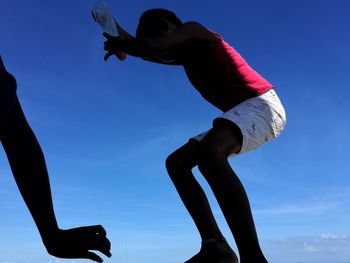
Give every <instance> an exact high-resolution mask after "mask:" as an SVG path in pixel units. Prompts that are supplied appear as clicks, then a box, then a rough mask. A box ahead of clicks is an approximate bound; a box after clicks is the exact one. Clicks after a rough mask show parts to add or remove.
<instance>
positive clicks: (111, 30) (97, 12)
mask: <svg viewBox="0 0 350 263" xmlns="http://www.w3.org/2000/svg"><path fill="white" fill-rule="evenodd" d="M91 13H92V17H93V18H94V20H95V22H96V23H97V24H98V25H99V26H100V27H101V29H102V31H103V32H106V33H108V34H109V35H111V36H114V37H117V36H119V32H118V29H117V27H116V25H115V22H114V18H113V15H112V10H111V8H110V7H109V6H108V5H107V3H106V2H103V1H102V2H98V3H97V4H96V5H95V6H94V8H93V9H92V10H91Z"/></svg>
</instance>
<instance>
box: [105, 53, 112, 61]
mask: <svg viewBox="0 0 350 263" xmlns="http://www.w3.org/2000/svg"><path fill="white" fill-rule="evenodd" d="M112 55H113V53H112V52H110V51H108V52H107V54H106V55H105V56H104V58H103V59H104V60H105V61H107V60H108V59H109V57H110V56H112Z"/></svg>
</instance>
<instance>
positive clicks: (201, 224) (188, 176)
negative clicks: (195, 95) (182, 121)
mask: <svg viewBox="0 0 350 263" xmlns="http://www.w3.org/2000/svg"><path fill="white" fill-rule="evenodd" d="M197 148H198V142H197V141H190V142H189V143H187V144H185V145H184V146H182V147H181V148H179V149H178V150H176V151H175V152H174V153H172V154H171V155H170V156H169V157H168V158H167V160H166V168H167V171H168V173H169V176H170V178H171V180H172V182H173V183H174V185H175V187H176V190H177V192H178V193H179V195H180V197H181V199H182V201H183V203H184V205H185V206H186V208H187V210H188V212H189V213H190V215H191V217H192V218H193V220H194V222H195V224H196V226H197V228H198V231H199V233H200V236H201V238H202V239H203V240H205V239H212V238H218V237H222V233H221V231H220V229H219V227H218V225H217V223H216V221H215V219H214V216H213V213H212V211H211V208H210V206H209V202H208V199H207V197H206V195H205V193H204V191H203V189H202V187H201V186H200V185H199V183H198V182H197V180H196V179H195V177H194V176H193V174H192V171H191V170H192V168H193V167H195V166H196V165H197Z"/></svg>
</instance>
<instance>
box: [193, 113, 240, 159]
mask: <svg viewBox="0 0 350 263" xmlns="http://www.w3.org/2000/svg"><path fill="white" fill-rule="evenodd" d="M242 142H243V135H242V132H241V130H240V128H239V127H238V126H237V125H236V124H235V123H233V122H231V121H229V120H226V119H223V118H217V119H215V120H214V122H213V128H212V129H210V130H209V131H208V132H206V134H205V136H204V137H203V138H202V139H201V140H200V141H199V149H200V150H201V151H214V152H218V153H222V154H224V155H225V156H229V155H232V154H237V153H239V152H240V150H241V148H242Z"/></svg>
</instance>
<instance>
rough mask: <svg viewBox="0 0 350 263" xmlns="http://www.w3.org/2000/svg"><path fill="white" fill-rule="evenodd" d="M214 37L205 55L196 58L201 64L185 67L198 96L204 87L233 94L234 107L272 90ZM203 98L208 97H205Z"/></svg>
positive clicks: (235, 53) (231, 48)
mask: <svg viewBox="0 0 350 263" xmlns="http://www.w3.org/2000/svg"><path fill="white" fill-rule="evenodd" d="M213 33H214V32H213ZM214 34H215V35H217V37H218V38H219V40H218V41H217V42H215V43H214V44H213V46H212V47H211V48H210V49H209V50H208V52H207V53H206V56H205V57H199V58H198V60H199V61H200V62H199V63H196V66H194V65H188V67H185V69H186V72H187V75H188V77H189V79H190V81H191V83H192V84H193V85H194V86H195V87H196V88H197V90H198V91H199V92H200V93H202V92H201V91H202V90H203V88H202V87H205V86H206V87H207V88H208V87H210V88H211V89H215V90H216V91H217V92H221V93H226V92H227V94H233V95H234V99H233V100H231V101H234V104H235V105H237V104H239V103H241V102H243V101H245V100H247V99H250V98H253V97H256V96H259V95H261V94H263V93H265V92H266V91H268V90H270V89H272V88H273V85H272V84H270V83H269V82H268V81H267V80H265V79H264V78H263V77H262V76H260V75H259V74H258V73H257V72H256V71H255V70H254V69H253V68H251V67H250V66H249V65H248V63H247V62H246V61H245V60H244V59H243V58H242V56H241V55H240V54H239V53H238V52H237V51H236V50H235V49H234V48H233V47H232V46H230V45H229V44H228V43H226V42H225V41H224V39H223V38H222V37H221V36H220V35H219V34H217V33H214ZM207 88H206V89H207ZM202 95H203V97H205V98H206V97H207V96H206V94H203V93H202ZM223 95H224V94H223ZM207 99H208V100H210V99H209V98H207ZM233 106H234V105H233Z"/></svg>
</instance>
